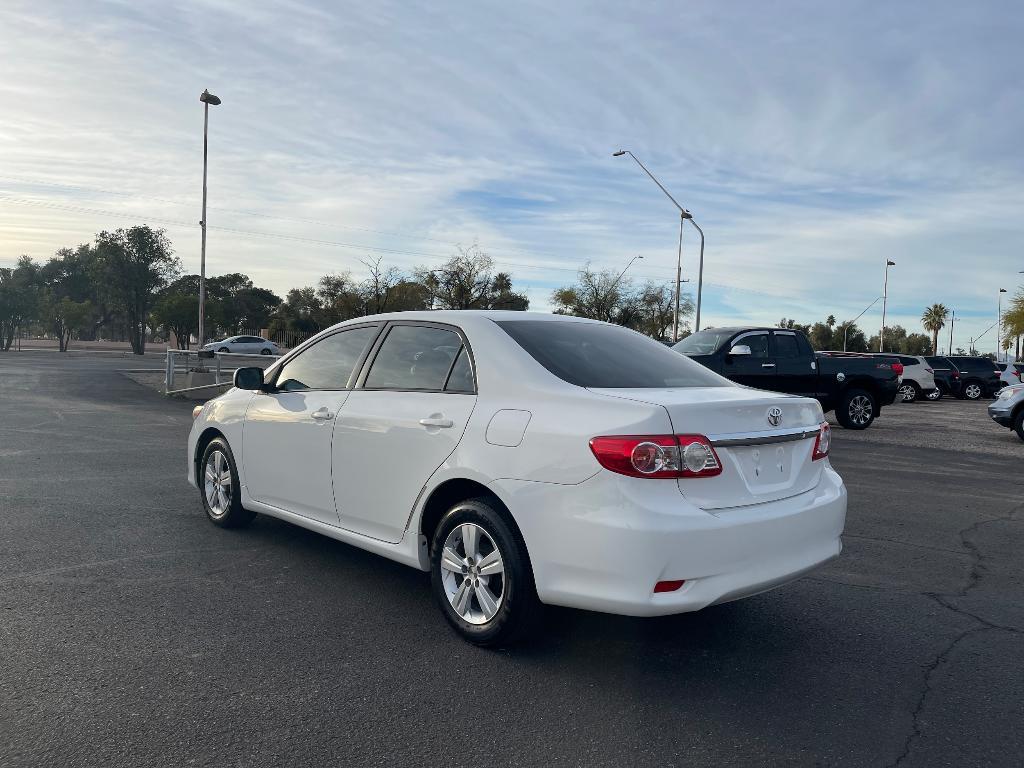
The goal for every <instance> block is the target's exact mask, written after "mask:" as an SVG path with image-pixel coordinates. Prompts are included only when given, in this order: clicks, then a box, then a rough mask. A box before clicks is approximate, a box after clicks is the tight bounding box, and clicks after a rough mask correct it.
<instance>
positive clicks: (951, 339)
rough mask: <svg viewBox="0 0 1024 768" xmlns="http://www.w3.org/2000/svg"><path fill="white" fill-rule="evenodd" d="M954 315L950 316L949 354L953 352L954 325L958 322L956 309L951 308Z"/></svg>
mask: <svg viewBox="0 0 1024 768" xmlns="http://www.w3.org/2000/svg"><path fill="white" fill-rule="evenodd" d="M950 312H951V313H952V316H951V317H950V318H949V352H947V353H946V354H947V355H952V354H953V326H954V325H955V324H956V310H955V309H951V310H950Z"/></svg>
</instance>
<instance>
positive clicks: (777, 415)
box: [768, 408, 782, 427]
mask: <svg viewBox="0 0 1024 768" xmlns="http://www.w3.org/2000/svg"><path fill="white" fill-rule="evenodd" d="M768 423H769V424H771V425H772V426H773V427H777V426H779V424H781V423H782V409H781V408H772V409H770V410H769V411H768Z"/></svg>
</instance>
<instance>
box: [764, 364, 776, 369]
mask: <svg viewBox="0 0 1024 768" xmlns="http://www.w3.org/2000/svg"><path fill="white" fill-rule="evenodd" d="M761 367H762V368H774V367H775V363H761Z"/></svg>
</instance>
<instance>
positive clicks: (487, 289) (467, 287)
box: [414, 244, 530, 310]
mask: <svg viewBox="0 0 1024 768" xmlns="http://www.w3.org/2000/svg"><path fill="white" fill-rule="evenodd" d="M456 248H457V250H458V252H457V253H456V254H455V255H454V256H452V257H451V258H450V259H448V261H446V262H445V263H444V264H442V265H441V266H440V267H437V268H436V269H430V268H428V267H419V268H417V269H416V270H415V272H414V275H415V278H416V280H418V281H419V282H420V283H422V284H423V286H424V287H425V288H426V290H427V293H428V294H429V296H430V300H431V307H432V308H434V309H516V310H525V309H527V308H529V306H530V300H529V299H528V298H527V297H526V295H525V294H521V293H516V292H515V291H514V290H513V289H512V278H511V276H510V275H508V274H507V273H502V272H499V273H498V274H497V275H492V274H491V270H492V269H493V268H494V262H493V260H492V259H491V257H490V256H488V255H487V254H486V253H484V252H483V251H482V250H481V249H480V246H479V245H476V244H473V245H472V246H470V247H469V248H463V247H462V246H456Z"/></svg>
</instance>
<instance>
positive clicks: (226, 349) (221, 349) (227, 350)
mask: <svg viewBox="0 0 1024 768" xmlns="http://www.w3.org/2000/svg"><path fill="white" fill-rule="evenodd" d="M217 351H218V352H230V351H231V350H230V349H228V348H227V347H221V348H220V349H218V350H217Z"/></svg>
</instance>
